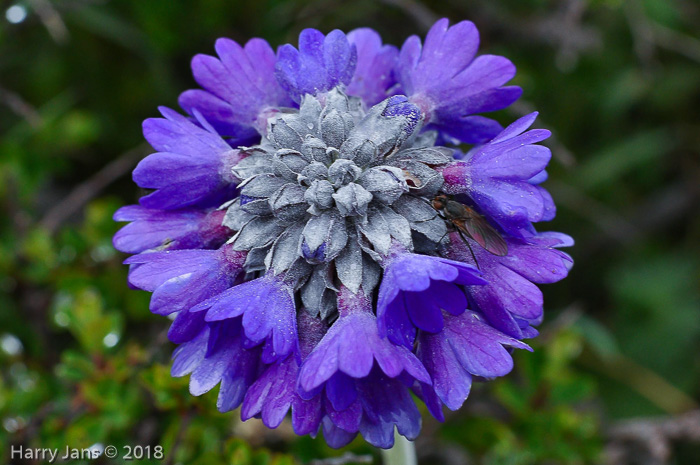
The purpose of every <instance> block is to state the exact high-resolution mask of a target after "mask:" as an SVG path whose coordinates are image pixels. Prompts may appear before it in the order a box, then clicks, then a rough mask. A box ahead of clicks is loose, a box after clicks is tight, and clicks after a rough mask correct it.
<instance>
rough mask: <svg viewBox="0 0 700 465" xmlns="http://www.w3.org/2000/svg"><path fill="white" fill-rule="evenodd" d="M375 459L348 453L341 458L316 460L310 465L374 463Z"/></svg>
mask: <svg viewBox="0 0 700 465" xmlns="http://www.w3.org/2000/svg"><path fill="white" fill-rule="evenodd" d="M373 461H374V459H373V458H372V456H371V455H355V454H353V453H350V452H346V453H345V454H343V455H341V456H340V457H331V458H327V459H315V460H312V461H311V462H309V465H348V464H351V463H372V462H373Z"/></svg>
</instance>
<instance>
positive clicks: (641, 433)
mask: <svg viewBox="0 0 700 465" xmlns="http://www.w3.org/2000/svg"><path fill="white" fill-rule="evenodd" d="M608 437H609V438H610V442H609V443H608V445H607V447H606V450H605V452H606V456H607V463H608V464H609V465H624V464H627V463H630V461H631V460H632V459H634V463H640V464H649V465H651V464H666V463H669V461H670V460H671V458H672V455H673V444H672V442H674V441H683V440H684V441H691V442H696V443H697V442H700V410H693V411H690V412H687V413H683V414H680V415H676V416H671V417H662V418H637V419H633V420H625V421H622V422H620V423H617V424H615V425H613V426H612V427H611V428H610V429H609V430H608Z"/></svg>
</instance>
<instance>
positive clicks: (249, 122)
mask: <svg viewBox="0 0 700 465" xmlns="http://www.w3.org/2000/svg"><path fill="white" fill-rule="evenodd" d="M215 48H216V53H217V54H218V55H219V58H218V59H217V58H215V57H212V56H209V55H197V56H195V57H194V58H193V59H192V73H193V74H194V78H195V80H196V81H197V83H198V84H199V85H200V86H202V88H203V90H202V89H193V90H188V91H186V92H183V93H182V95H180V99H179V103H180V106H181V107H182V108H184V109H185V111H187V112H188V113H189V114H190V115H193V116H195V115H196V114H197V113H200V114H201V115H202V116H203V117H204V119H206V120H207V121H208V122H209V123H210V124H211V125H212V126H213V127H214V128H215V129H216V131H217V132H218V133H219V134H221V135H222V136H225V137H230V138H233V140H235V141H237V142H238V144H236V145H241V144H245V143H247V142H248V141H250V140H251V139H256V138H259V135H258V133H257V131H258V130H259V125H260V121H259V118H260V115H261V114H264V113H265V112H266V111H269V109H274V108H277V107H280V106H290V105H291V104H292V102H291V100H290V99H289V97H288V96H287V94H286V92H285V91H284V90H283V89H282V88H281V87H280V86H279V84H278V83H277V80H276V79H275V75H274V70H275V63H276V61H277V60H276V58H275V53H274V51H273V50H272V47H270V45H269V44H268V43H267V42H265V41H264V40H262V39H251V40H250V41H248V43H247V44H245V47H241V46H240V45H238V44H237V43H236V42H234V41H233V40H230V39H219V40H217V41H216V46H215ZM263 129H264V127H263Z"/></svg>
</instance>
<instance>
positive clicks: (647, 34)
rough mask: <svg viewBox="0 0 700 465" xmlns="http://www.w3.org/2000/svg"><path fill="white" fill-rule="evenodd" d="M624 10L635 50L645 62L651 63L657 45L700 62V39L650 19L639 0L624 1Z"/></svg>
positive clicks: (646, 63)
mask: <svg viewBox="0 0 700 465" xmlns="http://www.w3.org/2000/svg"><path fill="white" fill-rule="evenodd" d="M624 11H625V16H626V18H627V22H628V23H629V25H630V29H631V30H632V38H633V39H634V51H635V53H636V54H637V56H638V57H639V59H640V61H641V62H642V63H643V64H645V65H647V66H648V65H650V64H651V61H652V60H653V56H654V48H655V47H661V48H665V49H666V50H670V51H673V52H676V53H678V54H680V55H683V56H685V57H687V58H689V59H691V60H693V61H697V62H698V63H700V40H698V39H696V38H694V37H692V36H689V35H686V34H683V33H681V32H678V31H675V30H673V29H671V28H668V27H666V26H663V25H661V24H659V23H657V22H656V21H653V20H651V19H649V18H648V17H647V16H646V15H645V14H644V11H643V9H642V5H641V4H640V3H639V1H638V0H635V1H632V0H628V1H627V2H624Z"/></svg>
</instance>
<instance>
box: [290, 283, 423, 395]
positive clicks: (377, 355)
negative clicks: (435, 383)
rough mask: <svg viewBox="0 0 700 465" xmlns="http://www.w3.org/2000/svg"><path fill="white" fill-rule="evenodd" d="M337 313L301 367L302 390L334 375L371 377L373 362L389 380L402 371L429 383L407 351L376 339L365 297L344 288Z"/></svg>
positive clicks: (377, 337)
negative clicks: (335, 319)
mask: <svg viewBox="0 0 700 465" xmlns="http://www.w3.org/2000/svg"><path fill="white" fill-rule="evenodd" d="M339 312H340V318H339V319H338V320H337V321H336V322H335V323H334V324H333V326H331V328H330V329H329V330H328V332H327V333H326V335H325V336H324V337H323V339H322V340H321V342H320V343H319V344H318V345H317V346H316V348H315V349H314V350H313V351H312V352H311V354H310V355H309V356H308V357H307V359H306V360H305V361H304V363H303V365H302V367H301V371H300V373H299V386H300V388H301V390H302V391H307V392H309V391H313V390H314V389H316V388H317V387H318V386H320V385H322V384H323V383H325V382H326V381H328V380H329V379H330V378H331V377H332V376H333V375H334V374H335V373H337V372H342V373H344V374H346V375H348V376H350V377H352V378H364V377H366V376H368V375H369V374H370V371H371V370H372V367H373V366H374V361H375V360H376V361H377V363H378V365H379V366H380V367H381V370H382V371H383V372H384V373H385V374H386V375H387V376H389V377H396V376H398V375H399V374H401V373H402V372H404V371H405V372H406V373H408V374H409V375H411V376H412V377H414V378H415V379H419V380H421V381H424V382H429V377H428V376H427V373H426V372H425V369H424V368H423V366H422V365H421V364H420V362H418V359H416V358H415V356H414V355H413V354H412V353H411V352H410V351H409V350H408V349H406V348H405V347H402V346H396V345H394V344H392V343H391V342H389V341H388V340H386V339H382V338H380V337H379V334H378V331H377V324H376V318H375V317H374V315H373V314H372V313H371V302H369V299H367V298H366V297H364V295H362V296H359V295H353V294H352V293H350V292H349V291H348V290H347V289H346V288H343V290H341V296H340V298H339ZM357 341H363V343H362V344H358V343H357Z"/></svg>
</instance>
